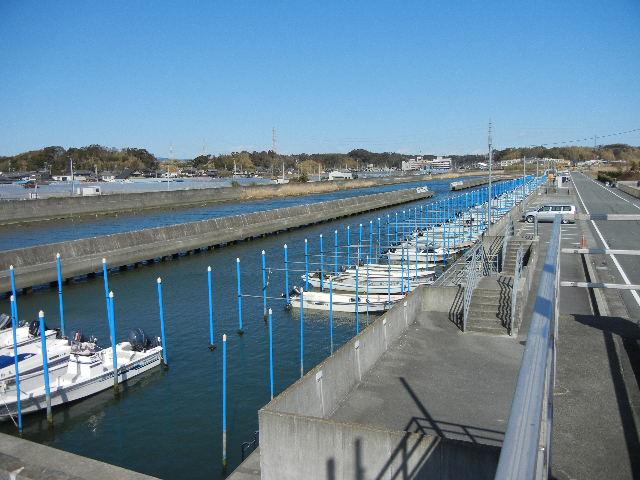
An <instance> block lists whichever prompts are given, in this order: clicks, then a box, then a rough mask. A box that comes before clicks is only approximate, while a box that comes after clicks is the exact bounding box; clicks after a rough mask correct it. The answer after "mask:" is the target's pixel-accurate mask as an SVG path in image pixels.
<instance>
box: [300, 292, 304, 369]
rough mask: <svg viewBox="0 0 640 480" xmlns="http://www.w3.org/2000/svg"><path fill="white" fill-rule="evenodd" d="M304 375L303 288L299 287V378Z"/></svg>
mask: <svg viewBox="0 0 640 480" xmlns="http://www.w3.org/2000/svg"><path fill="white" fill-rule="evenodd" d="M303 376H304V289H303V288H301V289H300V378H302V377H303Z"/></svg>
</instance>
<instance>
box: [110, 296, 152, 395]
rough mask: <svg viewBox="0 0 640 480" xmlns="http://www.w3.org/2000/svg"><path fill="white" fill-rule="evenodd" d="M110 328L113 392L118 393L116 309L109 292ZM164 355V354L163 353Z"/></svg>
mask: <svg viewBox="0 0 640 480" xmlns="http://www.w3.org/2000/svg"><path fill="white" fill-rule="evenodd" d="M109 327H110V329H111V359H112V361H113V391H114V392H115V393H118V391H119V386H118V351H117V340H116V338H117V337H116V335H117V333H116V309H115V300H114V297H113V292H109ZM163 353H164V352H163Z"/></svg>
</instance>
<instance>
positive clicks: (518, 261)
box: [507, 246, 524, 335]
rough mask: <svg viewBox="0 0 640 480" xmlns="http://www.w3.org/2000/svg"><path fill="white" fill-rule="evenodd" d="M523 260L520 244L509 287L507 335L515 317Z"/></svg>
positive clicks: (511, 329)
mask: <svg viewBox="0 0 640 480" xmlns="http://www.w3.org/2000/svg"><path fill="white" fill-rule="evenodd" d="M523 261H524V250H523V249H522V246H520V248H518V252H517V253H516V266H515V270H514V272H513V286H512V287H511V318H509V325H508V326H507V331H508V333H509V335H511V332H512V331H513V322H514V320H515V318H516V306H517V302H518V285H519V284H520V277H521V275H522V264H523Z"/></svg>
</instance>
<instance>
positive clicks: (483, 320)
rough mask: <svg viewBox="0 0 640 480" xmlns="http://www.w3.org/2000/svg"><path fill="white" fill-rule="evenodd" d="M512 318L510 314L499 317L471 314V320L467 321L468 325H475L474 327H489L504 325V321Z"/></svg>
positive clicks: (495, 314)
mask: <svg viewBox="0 0 640 480" xmlns="http://www.w3.org/2000/svg"><path fill="white" fill-rule="evenodd" d="M509 317H510V313H506V312H505V313H504V314H501V315H500V316H498V314H497V313H495V312H494V313H492V314H490V313H482V312H473V311H472V312H471V313H469V318H468V319H467V322H468V323H473V324H474V325H487V326H500V325H502V321H503V320H508V319H509Z"/></svg>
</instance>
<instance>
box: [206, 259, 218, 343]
mask: <svg viewBox="0 0 640 480" xmlns="http://www.w3.org/2000/svg"><path fill="white" fill-rule="evenodd" d="M212 276H213V274H212V272H211V266H208V267H207V285H208V287H209V349H210V350H214V349H215V348H216V343H215V338H214V332H215V329H214V324H213V278H212Z"/></svg>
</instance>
